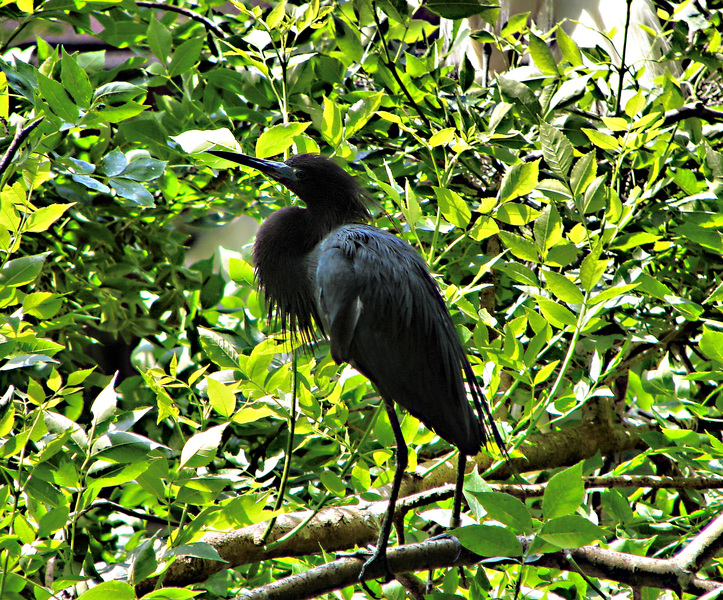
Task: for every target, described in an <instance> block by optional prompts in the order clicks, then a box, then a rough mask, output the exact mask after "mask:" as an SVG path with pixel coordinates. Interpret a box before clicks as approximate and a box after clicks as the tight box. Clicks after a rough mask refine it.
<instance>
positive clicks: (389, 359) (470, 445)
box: [315, 225, 483, 455]
mask: <svg viewBox="0 0 723 600" xmlns="http://www.w3.org/2000/svg"><path fill="white" fill-rule="evenodd" d="M315 255H316V256H315V262H316V261H318V262H316V265H315V267H316V278H317V295H318V304H319V308H320V313H321V315H322V319H323V320H324V329H325V331H326V333H327V335H329V338H330V344H331V351H332V356H333V358H334V360H335V361H337V362H342V361H346V362H349V363H350V364H352V365H353V366H354V367H355V368H356V369H358V370H359V371H360V372H361V373H363V374H364V375H365V376H367V377H368V378H369V379H370V380H371V381H372V382H373V383H374V384H375V386H376V387H377V389H378V390H379V392H380V393H381V394H382V395H383V396H384V397H386V398H389V399H392V400H394V401H395V402H398V403H399V404H401V405H402V406H403V407H404V408H406V409H407V410H408V411H409V412H410V413H411V414H412V415H414V416H415V417H417V418H418V419H419V420H420V421H422V422H423V423H424V424H425V425H426V426H427V427H429V428H430V429H432V430H433V431H435V432H436V433H437V434H438V435H439V436H440V437H442V438H443V439H445V440H447V441H448V442H450V443H451V444H454V445H455V446H457V447H458V448H459V449H460V451H461V452H463V453H465V454H468V455H474V454H476V453H477V452H478V451H479V449H480V446H481V443H482V439H483V430H482V427H481V422H480V420H479V418H478V417H477V415H476V414H475V412H474V410H473V409H472V407H471V405H470V403H469V401H468V400H467V394H466V391H465V386H464V380H463V377H462V369H463V367H465V366H467V372H468V374H469V373H471V370H470V369H469V365H468V363H467V358H466V354H465V352H464V349H463V347H462V344H461V343H460V341H459V338H458V336H457V332H456V330H455V328H454V324H453V323H452V319H451V317H450V315H449V312H448V310H447V307H446V306H445V304H444V301H443V299H442V297H441V296H440V293H439V290H438V288H437V285H436V283H435V282H434V280H433V279H432V277H431V276H430V275H429V272H428V271H427V267H426V265H425V263H424V261H423V260H422V258H421V257H420V256H419V255H418V254H417V252H416V251H415V250H414V249H413V248H412V247H411V246H410V245H409V244H407V243H406V242H404V241H403V240H401V239H399V238H397V237H395V236H394V235H392V234H390V233H388V232H385V231H383V230H380V229H377V228H375V227H371V226H368V225H345V226H342V227H339V228H338V229H336V230H335V231H334V232H332V233H331V234H330V235H328V236H327V237H326V238H325V239H324V241H323V242H322V243H321V244H320V246H319V248H318V251H317V252H316V253H315Z"/></svg>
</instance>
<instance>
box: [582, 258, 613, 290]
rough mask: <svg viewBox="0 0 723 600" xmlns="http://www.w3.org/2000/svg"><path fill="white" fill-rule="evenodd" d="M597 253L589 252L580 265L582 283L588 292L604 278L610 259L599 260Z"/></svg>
mask: <svg viewBox="0 0 723 600" xmlns="http://www.w3.org/2000/svg"><path fill="white" fill-rule="evenodd" d="M597 256H598V255H597V253H595V252H591V253H590V254H588V255H587V256H586V257H585V258H584V259H583V260H582V264H581V265H580V283H581V284H582V287H583V289H584V290H585V291H586V292H589V291H591V290H592V289H593V288H594V287H595V286H596V285H597V284H598V282H599V281H600V279H602V276H603V275H604V274H605V270H606V269H607V267H608V263H609V262H610V261H608V260H598V258H597Z"/></svg>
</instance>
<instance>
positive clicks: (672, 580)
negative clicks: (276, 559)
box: [244, 518, 723, 600]
mask: <svg viewBox="0 0 723 600" xmlns="http://www.w3.org/2000/svg"><path fill="white" fill-rule="evenodd" d="M719 520H720V521H723V519H722V518H718V519H716V520H715V521H714V522H713V524H716V525H715V527H714V529H715V530H716V531H718V532H720V529H721V527H720V525H719V524H717V521H719ZM713 524H711V525H713ZM709 527H711V526H709ZM707 529H709V528H706V530H707ZM704 533H705V530H704V532H703V533H701V535H700V536H698V537H699V538H701V537H705V536H704ZM719 537H720V536H719ZM518 540H519V541H520V543H521V544H522V546H523V548H524V549H525V551H527V548H529V545H530V543H531V542H532V538H523V537H520V538H518ZM697 543H698V538H696V540H694V541H693V542H692V543H691V544H690V545H689V547H690V546H694V545H696V544H697ZM685 552H686V550H683V551H682V552H681V553H679V554H678V555H676V556H675V557H673V558H671V559H657V558H648V557H645V556H637V555H634V554H627V553H625V552H615V551H613V550H604V549H602V548H597V547H593V546H585V547H583V548H577V549H573V550H560V551H558V552H551V553H548V554H543V555H537V556H534V557H533V558H532V559H531V560H530V561H528V564H532V565H534V566H545V567H549V568H554V569H559V570H561V571H577V569H578V568H581V569H582V570H583V572H584V573H585V574H586V575H589V576H592V577H598V578H601V579H608V580H614V581H618V582H621V583H625V584H628V585H632V586H636V587H639V586H644V587H652V588H657V589H671V590H676V591H678V592H687V593H691V594H704V593H706V592H710V591H714V590H717V589H721V588H723V582H717V581H711V580H706V579H702V578H699V577H696V576H695V574H694V572H691V571H689V570H688V569H687V568H686V565H688V563H686V562H684V561H681V560H680V558H679V557H680V556H681V555H683V554H684V553H685ZM388 559H389V566H390V568H391V570H392V571H393V572H395V573H408V572H410V571H426V570H430V569H436V568H449V567H456V566H469V565H474V564H477V563H479V562H480V561H482V560H483V558H482V557H480V556H478V555H476V554H474V553H473V552H470V551H469V550H466V549H461V550H460V546H459V545H458V543H457V542H456V541H455V540H454V539H451V538H450V539H435V540H427V541H425V542H421V543H419V544H412V545H409V546H399V547H396V548H390V549H389V552H388ZM511 562H515V563H517V562H519V560H516V559H502V560H495V564H504V563H511ZM363 564H364V560H363V559H359V558H349V557H345V558H338V559H337V560H334V561H332V562H330V563H327V564H325V565H321V566H319V567H314V568H312V569H309V570H308V571H305V572H304V573H299V574H297V575H291V576H289V577H285V578H283V579H279V580H277V581H275V582H273V583H270V584H267V585H264V586H262V587H259V588H257V589H255V590H252V591H250V592H249V593H247V594H245V595H244V599H245V600H305V599H310V598H316V597H318V596H321V595H323V594H328V593H330V592H333V591H335V590H339V589H342V588H345V587H348V586H351V585H354V584H356V583H357V581H358V577H359V573H360V571H361V567H362V565H363ZM371 578H372V577H369V578H365V579H371Z"/></svg>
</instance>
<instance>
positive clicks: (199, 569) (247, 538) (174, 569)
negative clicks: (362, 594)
mask: <svg viewBox="0 0 723 600" xmlns="http://www.w3.org/2000/svg"><path fill="white" fill-rule="evenodd" d="M644 430H647V429H636V428H630V429H627V430H626V429H623V428H621V427H613V426H612V425H611V424H610V422H604V423H602V422H588V423H582V424H580V425H579V426H578V427H573V428H570V429H566V430H562V431H554V432H551V433H546V434H538V435H533V436H530V437H529V438H528V439H527V440H526V441H525V442H524V443H523V444H522V445H521V446H520V447H519V450H520V452H521V454H522V455H523V456H522V457H519V458H514V459H512V464H513V466H514V468H515V469H517V470H518V471H519V472H524V471H536V470H539V469H542V468H547V469H550V468H554V467H557V466H567V465H572V464H576V463H578V462H579V461H581V460H584V459H585V458H588V457H590V456H592V455H594V454H595V453H596V452H598V451H600V452H601V453H602V454H603V455H607V454H611V453H618V452H623V451H626V450H632V449H635V448H640V447H642V446H641V442H640V439H639V438H638V435H637V433H638V432H640V431H644ZM456 460H457V459H456V456H454V455H449V456H448V457H446V458H442V459H441V460H440V459H438V460H435V461H428V462H426V463H424V464H422V465H420V466H419V467H418V468H417V470H416V472H415V473H414V474H407V476H405V478H404V481H403V483H402V488H401V491H400V501H399V502H398V504H397V513H396V514H397V515H403V514H404V513H405V512H406V511H408V510H411V509H414V508H417V507H418V506H422V505H426V504H429V503H431V502H435V501H438V500H443V499H446V498H448V497H451V495H452V493H453V492H452V486H449V487H447V488H444V489H438V488H442V487H443V486H445V485H446V484H449V483H450V482H453V481H454V480H455V476H456V471H457V463H456ZM472 463H473V464H474V465H477V467H478V468H479V469H480V470H483V471H484V470H487V469H488V468H489V467H490V466H491V465H492V459H491V458H490V457H489V456H488V455H486V454H482V453H480V454H479V455H478V456H477V457H475V460H474V461H470V465H468V468H472V467H473V464H472ZM511 473H512V471H511V470H510V465H508V464H506V463H503V464H501V465H500V466H499V467H498V468H497V469H495V471H494V476H495V478H497V479H500V478H502V479H504V478H507V477H509V476H510V475H511ZM379 491H380V493H381V494H382V495H384V494H385V492H386V490H385V489H383V488H382V489H380V490H379ZM423 492H426V493H427V497H426V498H425V504H420V499H419V497H418V496H417V495H418V494H421V493H423ZM386 508H387V501H386V500H382V501H378V502H366V501H362V500H361V499H357V503H356V504H353V505H352V504H348V505H346V506H341V507H331V508H325V509H323V510H321V511H320V512H319V513H318V514H316V515H315V516H314V517H313V518H312V519H311V521H309V523H308V524H307V526H306V527H304V528H303V529H302V530H301V531H300V532H299V533H297V534H296V535H295V536H293V537H292V538H290V539H288V540H285V541H284V542H282V543H280V544H279V545H278V546H276V545H275V544H274V542H275V541H277V540H280V539H281V538H283V537H284V536H285V535H286V534H287V533H289V532H290V531H291V530H293V529H294V528H295V527H296V526H297V525H298V524H299V523H301V522H303V521H304V520H305V519H307V518H308V517H309V516H310V514H311V511H299V512H295V513H288V514H285V515H281V516H279V517H278V518H277V520H276V523H275V525H274V527H273V529H272V531H271V533H270V535H269V536H268V539H267V544H268V545H264V544H263V543H262V541H261V540H262V537H263V534H264V531H265V530H266V528H267V525H268V524H267V523H265V522H264V523H258V524H256V525H252V526H249V527H244V528H243V529H238V530H236V531H231V532H226V533H213V534H208V535H206V536H205V537H204V538H203V541H205V542H207V543H209V544H211V545H212V546H214V547H215V548H216V550H217V551H218V553H219V554H220V556H221V557H222V558H223V559H224V560H226V561H228V562H227V563H220V562H217V561H212V560H204V559H200V558H191V557H181V558H179V559H178V560H176V562H174V563H173V564H172V565H171V566H170V567H169V569H168V571H167V572H166V573H165V577H164V579H163V583H164V585H167V586H171V585H187V584H189V583H194V582H198V581H203V580H205V579H207V578H208V577H210V576H211V575H213V574H215V573H217V572H219V571H222V570H224V569H228V568H232V567H236V566H239V565H243V564H248V563H252V562H258V561H262V560H268V559H271V558H279V557H296V556H304V555H307V554H313V553H318V552H320V551H321V550H322V549H323V550H324V551H326V552H336V551H339V550H348V549H350V548H354V547H355V546H360V547H363V546H365V545H367V544H370V543H373V542H374V541H375V540H376V538H377V535H378V531H379V525H380V523H381V519H382V517H383V515H384V512H385V511H386ZM154 585H155V579H154V580H148V581H145V582H141V583H140V584H139V586H138V589H139V591H140V592H142V593H147V592H148V591H150V590H151V589H153V586H154Z"/></svg>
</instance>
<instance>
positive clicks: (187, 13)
mask: <svg viewBox="0 0 723 600" xmlns="http://www.w3.org/2000/svg"><path fill="white" fill-rule="evenodd" d="M136 6H140V7H142V8H153V9H155V10H167V11H169V12H175V13H178V14H179V15H183V16H184V17H188V18H189V19H192V20H193V21H197V22H198V23H201V24H202V25H203V26H204V27H205V28H206V29H207V30H208V31H210V32H212V33H213V34H214V35H215V36H216V37H218V38H221V39H223V38H225V37H226V35H225V34H224V32H223V31H221V29H219V28H218V27H217V26H216V25H214V24H213V23H212V22H211V21H210V20H209V19H207V18H206V17H204V16H203V15H199V14H198V13H196V12H193V11H192V10H189V9H187V8H183V7H182V6H174V5H173V4H164V3H163V2H146V1H145V0H137V1H136Z"/></svg>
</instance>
